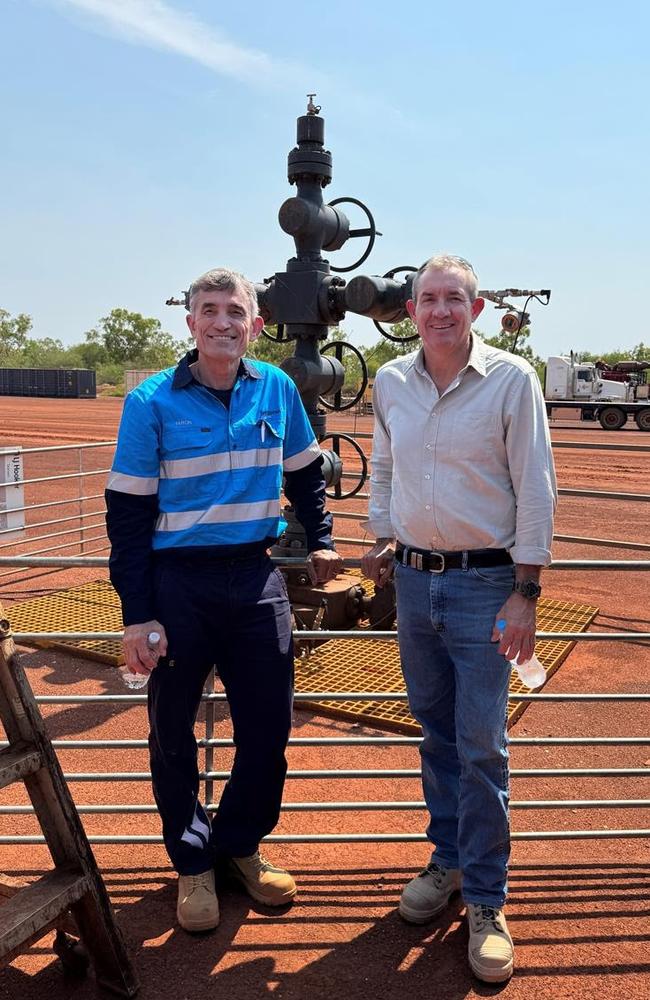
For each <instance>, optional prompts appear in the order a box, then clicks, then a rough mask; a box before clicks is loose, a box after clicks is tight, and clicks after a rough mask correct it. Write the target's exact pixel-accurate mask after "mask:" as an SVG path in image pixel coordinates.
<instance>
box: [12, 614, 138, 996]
mask: <svg viewBox="0 0 650 1000" xmlns="http://www.w3.org/2000/svg"><path fill="white" fill-rule="evenodd" d="M0 719H1V720H2V724H3V726H4V729H5V732H6V734H7V739H8V741H9V746H8V747H6V748H4V749H2V750H0V788H4V787H5V786H6V785H10V784H12V783H13V782H16V781H22V782H24V784H25V786H26V788H27V791H28V794H29V797H30V799H31V801H32V804H33V806H34V811H35V813H36V816H37V817H38V821H39V823H40V826H41V829H42V831H43V834H44V836H45V841H46V843H47V846H48V848H49V850H50V854H51V855H52V859H53V861H54V868H53V869H52V870H51V871H49V872H47V873H46V874H45V875H43V876H42V877H41V878H39V879H38V880H36V881H35V882H32V883H30V884H28V885H27V886H26V888H18V889H17V891H16V885H15V884H14V886H13V887H12V888H11V890H9V892H8V891H5V892H4V893H0V895H4V896H8V895H10V898H8V899H7V900H6V902H4V903H2V905H0V968H2V967H3V966H5V965H7V964H8V963H9V962H11V961H12V959H13V958H15V957H16V955H18V954H20V953H21V952H22V951H24V950H25V948H27V947H28V946H29V945H30V944H32V942H34V941H37V940H38V939H39V938H41V937H43V935H44V934H46V933H47V932H48V931H49V930H51V929H53V928H55V927H59V928H61V926H62V921H64V920H65V917H66V914H67V913H68V911H69V910H70V911H72V914H73V916H74V919H75V922H76V925H77V927H78V930H79V935H80V937H81V940H82V942H83V945H84V947H85V949H86V951H87V953H88V955H89V956H90V960H91V962H92V964H93V966H94V970H95V977H96V980H97V982H98V984H99V985H101V986H103V987H105V988H106V989H109V990H111V991H112V992H113V993H117V994H119V995H120V996H124V997H132V996H134V995H135V993H136V992H137V990H138V981H137V979H136V976H135V972H134V970H133V967H132V965H131V961H130V959H129V957H128V954H127V951H126V948H125V945H124V941H123V940H122V935H121V934H120V932H119V930H118V928H117V925H116V923H115V917H114V914H113V909H112V907H111V903H110V900H109V898H108V893H107V891H106V887H105V885H104V883H103V881H102V878H101V875H100V874H99V870H98V868H97V863H96V861H95V858H94V855H93V853H92V850H91V847H90V844H89V843H88V838H87V837H86V834H85V832H84V829H83V826H82V824H81V820H80V819H79V814H78V813H77V810H76V807H75V804H74V802H73V800H72V796H71V795H70V791H69V789H68V786H67V784H66V781H65V778H64V777H63V772H62V770H61V766H60V764H59V761H58V759H57V756H56V754H55V752H54V750H53V748H52V744H51V742H50V739H49V737H48V736H47V733H46V731H45V726H44V724H43V719H42V717H41V714H40V711H39V709H38V706H37V704H36V701H35V699H34V695H33V693H32V690H31V688H30V686H29V682H28V680H27V677H26V676H25V671H24V670H23V668H22V667H21V665H20V661H19V658H18V656H17V655H16V647H15V645H14V642H13V640H12V638H11V628H10V624H9V621H8V620H7V619H6V617H5V614H4V610H3V607H2V604H1V603H0ZM5 884H6V883H5ZM10 893H11V894H10ZM57 942H58V943H60V934H57ZM55 950H57V953H58V954H59V955H61V951H60V949H59V948H56V946H55ZM61 957H62V958H63V955H61ZM64 964H65V959H64ZM77 966H78V969H79V968H82V967H83V961H82V962H77Z"/></svg>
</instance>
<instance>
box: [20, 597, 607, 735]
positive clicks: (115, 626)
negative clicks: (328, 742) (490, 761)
mask: <svg viewBox="0 0 650 1000" xmlns="http://www.w3.org/2000/svg"><path fill="white" fill-rule="evenodd" d="M362 582H363V585H364V588H366V587H367V589H368V590H370V588H371V586H372V585H371V584H369V582H367V581H366V580H363V581H362ZM597 613H598V608H595V607H592V606H590V605H584V604H572V603H570V602H567V601H552V600H548V599H545V598H542V599H541V600H540V601H539V605H538V615H537V628H538V630H539V631H540V632H583V631H584V630H585V629H586V628H587V627H588V626H589V624H590V623H591V622H592V621H593V619H594V618H595V616H596V614H597ZM9 618H10V621H11V626H12V628H13V630H14V632H119V631H121V629H122V616H121V611H120V602H119V598H118V596H117V594H116V593H115V591H114V590H113V588H112V586H111V585H110V583H108V582H107V581H103V580H98V581H96V582H94V583H86V584H84V585H83V586H80V587H73V588H71V589H70V590H63V591H58V592H56V593H53V594H49V595H47V596H45V597H37V598H35V599H34V600H31V601H24V602H22V603H18V604H14V605H12V606H11V607H10V608H9ZM34 645H37V646H43V647H46V648H51V649H52V648H53V649H61V650H63V651H64V652H74V653H76V654H77V655H80V656H84V657H87V658H88V659H93V660H99V661H101V662H102V663H110V664H111V665H113V666H118V665H120V664H121V663H123V662H124V657H123V655H122V644H121V643H120V642H119V641H117V642H111V641H104V640H70V641H68V642H66V641H63V640H55V639H47V640H45V639H44V640H41V641H38V642H36V641H35V642H34ZM574 645H575V643H574V642H563V641H561V640H555V641H553V640H545V641H543V642H538V643H537V646H536V650H535V651H536V653H537V655H538V657H539V659H540V660H541V662H542V663H543V665H544V667H545V668H546V676H547V679H548V678H549V677H551V676H552V675H553V674H554V673H555V671H556V670H557V669H558V667H559V666H560V664H561V663H562V662H563V661H564V660H565V659H566V657H567V656H568V655H569V653H570V652H571V650H572V649H573V646H574ZM314 689H317V690H318V689H320V690H321V691H385V692H403V691H404V680H403V677H402V671H401V668H400V662H399V652H398V648H397V643H396V642H394V641H389V640H386V641H384V640H381V639H350V640H348V639H332V640H330V641H329V642H324V643H322V644H321V645H320V646H317V647H316V650H315V651H314V653H312V655H311V657H310V658H309V659H308V660H307V661H304V660H297V661H296V690H297V691H313V690H314ZM527 690H528V689H527V688H526V687H525V686H524V685H523V684H522V683H521V681H520V680H519V679H518V677H517V675H516V674H514V672H513V676H512V679H511V681H510V693H511V694H524V693H526V692H527ZM298 707H300V708H311V709H313V710H314V711H317V712H321V713H322V714H324V715H330V716H335V717H336V718H342V719H347V720H349V721H351V722H364V723H366V724H367V725H370V726H375V727H377V728H379V729H390V730H396V731H397V732H403V733H410V734H417V733H419V731H420V727H419V726H418V724H417V723H416V721H415V720H414V719H413V717H412V716H411V714H410V713H409V710H408V706H407V704H406V702H405V701H404V702H398V701H395V702H380V701H366V702H360V701H339V702H337V701H321V700H318V701H314V702H304V701H303V702H299V703H298ZM525 708H526V703H525V702H520V703H513V702H509V703H508V725H512V723H513V722H514V721H515V720H516V719H518V718H519V716H520V715H521V713H522V712H523V711H524V710H525Z"/></svg>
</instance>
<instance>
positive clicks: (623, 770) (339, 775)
mask: <svg viewBox="0 0 650 1000" xmlns="http://www.w3.org/2000/svg"><path fill="white" fill-rule="evenodd" d="M649 776H650V769H649V768H647V767H564V768H562V767H555V768H554V767H546V768H536V769H535V768H530V767H524V768H512V769H511V771H510V777H511V778H639V777H645V778H647V777H649ZM64 777H65V779H66V781H97V782H103V781H151V773H150V772H149V771H69V772H67V773H65V774H64ZM421 777H422V771H421V770H420V768H419V767H418V768H383V769H382V768H379V769H378V768H337V769H336V770H331V769H330V770H328V769H326V768H315V769H314V770H309V771H305V770H296V771H287V780H289V779H292V780H295V781H312V780H316V779H317V780H318V781H321V780H322V779H323V778H327V779H331V780H332V781H342V780H345V781H350V780H352V779H354V778H363V779H364V781H368V780H377V781H384V780H386V779H388V778H391V779H395V778H402V779H411V778H413V779H420V778H421ZM229 778H230V771H199V780H200V781H228V779H229Z"/></svg>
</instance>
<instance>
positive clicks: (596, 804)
mask: <svg viewBox="0 0 650 1000" xmlns="http://www.w3.org/2000/svg"><path fill="white" fill-rule="evenodd" d="M204 808H205V810H206V812H209V813H210V812H212V813H216V812H217V810H218V808H219V805H218V804H217V803H214V802H213V803H211V804H209V805H207V806H204ZM509 808H510V809H606V808H607V809H650V799H538V800H532V799H522V800H516V801H512V800H511V801H510V803H509ZM76 809H77V812H78V813H83V814H85V815H89V816H91V815H102V814H106V813H108V814H113V813H115V814H117V813H123V814H128V813H136V814H137V813H157V812H158V807H157V806H156V805H154V804H153V803H152V804H150V805H119V804H115V805H77V806H76ZM423 809H426V802H424V800H422V801H418V800H414V801H406V800H401V799H400V800H398V801H395V802H392V801H385V802H383V801H381V800H380V801H377V802H367V801H362V802H351V801H350V802H345V801H344V802H283V803H282V805H281V806H280V810H281V812H374V811H375V810H377V811H379V812H381V811H385V812H413V811H420V810H423ZM33 815H34V807H33V806H0V816H33Z"/></svg>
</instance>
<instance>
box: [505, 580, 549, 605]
mask: <svg viewBox="0 0 650 1000" xmlns="http://www.w3.org/2000/svg"><path fill="white" fill-rule="evenodd" d="M512 589H513V590H514V591H515V593H517V594H521V596H522V597H525V598H527V599H528V600H529V601H536V600H537V598H538V597H539V595H540V594H541V592H542V588H541V587H540V585H539V584H538V583H537V581H536V580H515V582H514V583H513V585H512Z"/></svg>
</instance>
